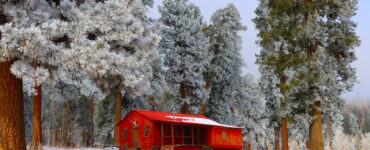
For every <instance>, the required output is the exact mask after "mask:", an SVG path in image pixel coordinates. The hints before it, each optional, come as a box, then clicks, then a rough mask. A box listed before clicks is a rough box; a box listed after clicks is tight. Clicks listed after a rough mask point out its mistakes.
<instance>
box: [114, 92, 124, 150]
mask: <svg viewBox="0 0 370 150" xmlns="http://www.w3.org/2000/svg"><path fill="white" fill-rule="evenodd" d="M115 102H116V104H115V109H114V143H113V144H114V145H119V129H118V126H117V125H118V123H119V122H120V121H121V108H122V93H121V90H120V88H116V99H115Z"/></svg>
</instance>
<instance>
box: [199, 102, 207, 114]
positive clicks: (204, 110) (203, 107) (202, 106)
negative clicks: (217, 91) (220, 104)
mask: <svg viewBox="0 0 370 150" xmlns="http://www.w3.org/2000/svg"><path fill="white" fill-rule="evenodd" d="M206 107H207V105H206V104H202V105H201V106H200V112H199V115H200V116H205V115H206Z"/></svg>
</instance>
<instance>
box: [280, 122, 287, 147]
mask: <svg viewBox="0 0 370 150" xmlns="http://www.w3.org/2000/svg"><path fill="white" fill-rule="evenodd" d="M281 138H282V150H289V143H288V141H289V140H288V139H289V136H288V120H287V118H284V119H283V120H282V121H281Z"/></svg>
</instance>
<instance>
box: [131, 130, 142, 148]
mask: <svg viewBox="0 0 370 150" xmlns="http://www.w3.org/2000/svg"><path fill="white" fill-rule="evenodd" d="M132 144H133V145H132V147H134V148H139V147H140V142H139V127H133V128H132Z"/></svg>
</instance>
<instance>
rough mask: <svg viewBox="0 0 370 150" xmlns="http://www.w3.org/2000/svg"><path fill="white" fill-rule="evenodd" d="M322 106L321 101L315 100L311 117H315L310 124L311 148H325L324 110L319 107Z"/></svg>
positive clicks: (315, 149)
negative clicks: (323, 130) (323, 131)
mask: <svg viewBox="0 0 370 150" xmlns="http://www.w3.org/2000/svg"><path fill="white" fill-rule="evenodd" d="M319 107H321V103H320V102H318V101H317V102H315V104H314V106H313V108H312V112H311V117H313V118H314V119H313V120H312V122H311V124H310V131H309V140H308V145H309V150H324V142H323V141H324V140H323V139H324V138H323V133H322V112H321V111H320V110H318V109H317V108H319Z"/></svg>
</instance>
